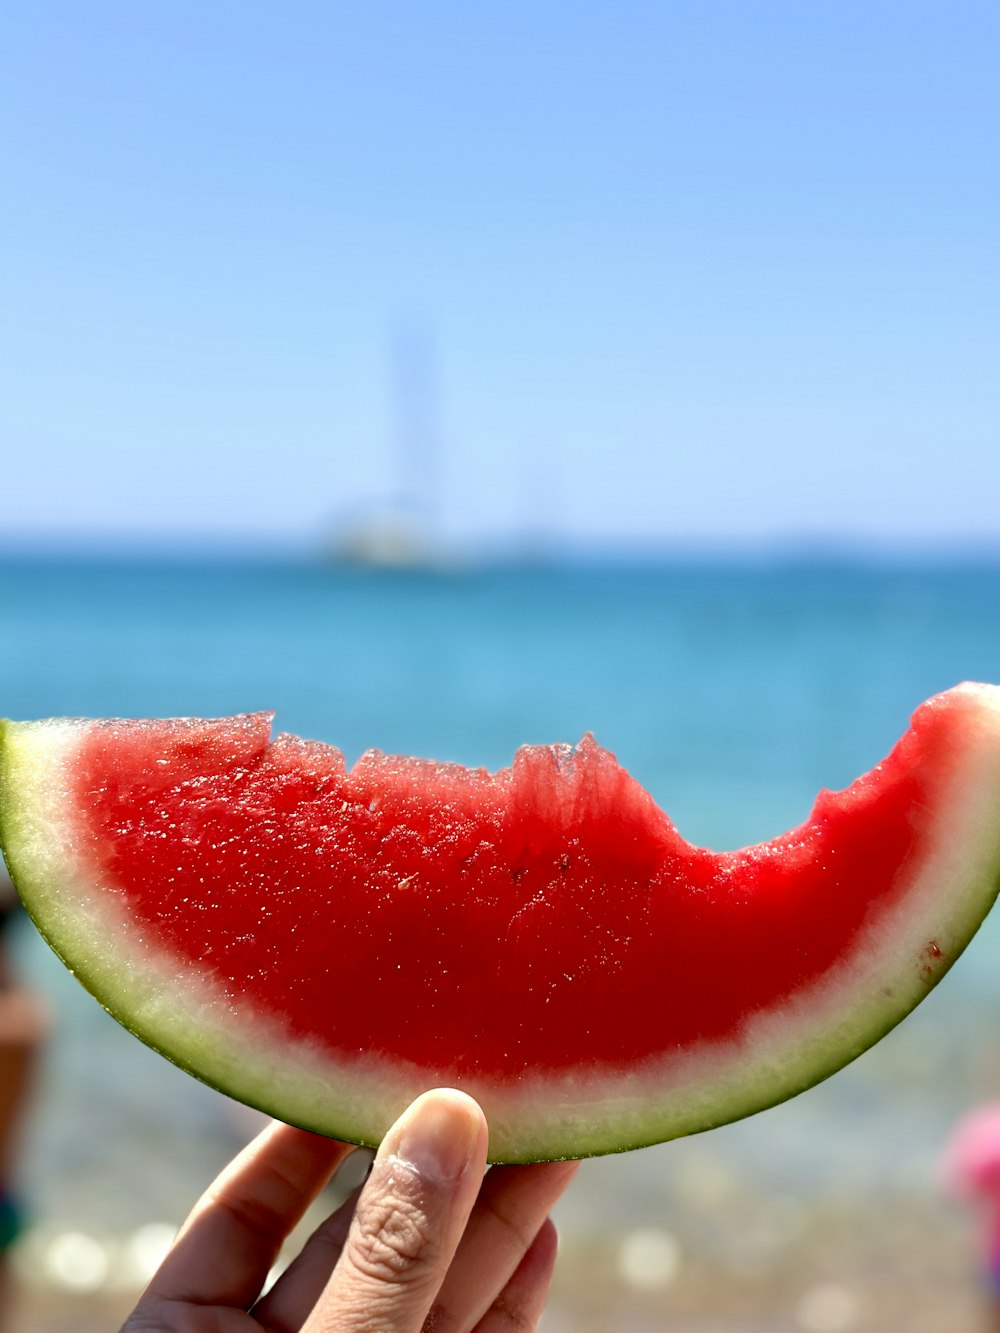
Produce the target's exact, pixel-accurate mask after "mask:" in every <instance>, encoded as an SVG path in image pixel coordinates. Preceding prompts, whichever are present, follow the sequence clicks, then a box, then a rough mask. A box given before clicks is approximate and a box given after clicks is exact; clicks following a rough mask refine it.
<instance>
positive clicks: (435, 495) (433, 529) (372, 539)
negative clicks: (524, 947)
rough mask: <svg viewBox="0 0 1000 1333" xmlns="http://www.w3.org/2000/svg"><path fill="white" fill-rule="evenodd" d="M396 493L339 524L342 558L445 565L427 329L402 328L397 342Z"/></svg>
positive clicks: (335, 551) (336, 543) (392, 350)
mask: <svg viewBox="0 0 1000 1333" xmlns="http://www.w3.org/2000/svg"><path fill="white" fill-rule="evenodd" d="M389 392H390V401H389V408H390V411H389V423H390V434H391V447H390V455H389V456H390V466H391V483H390V490H389V494H388V496H387V497H386V499H385V501H384V502H383V503H382V504H381V505H376V506H374V507H372V508H370V509H369V510H368V511H367V512H365V513H363V514H361V515H360V516H358V517H354V518H352V519H350V520H348V521H346V522H344V523H343V524H342V525H340V526H339V527H338V530H337V532H336V533H335V534H334V539H333V541H332V542H331V544H330V548H329V555H330V558H331V559H333V560H334V561H335V562H337V563H341V564H353V565H359V566H369V567H372V568H383V569H414V568H433V567H436V566H439V565H442V564H444V563H445V559H444V553H443V551H442V543H441V535H440V525H441V514H440V487H441V476H440V431H439V426H438V416H439V414H438V404H437V395H436V389H435V371H434V354H433V346H432V342H431V338H430V335H429V333H428V331H427V329H426V328H425V327H423V326H421V325H418V324H408V325H400V326H399V327H397V329H396V330H395V331H394V333H393V335H392V338H391V341H390V347H389Z"/></svg>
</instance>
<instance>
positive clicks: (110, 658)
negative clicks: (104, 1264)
mask: <svg viewBox="0 0 1000 1333" xmlns="http://www.w3.org/2000/svg"><path fill="white" fill-rule="evenodd" d="M0 587H2V599H3V609H4V628H3V635H2V639H0V711H2V712H4V713H6V714H8V715H9V716H12V717H16V718H28V717H38V716H49V715H54V714H82V715H108V714H114V715H126V716H128V715H134V716H144V715H171V714H202V715H210V714H222V713H229V712H236V711H244V710H257V709H274V710H276V712H277V725H278V726H279V727H280V728H283V729H286V730H289V731H293V732H298V733H300V734H304V735H308V736H313V737H317V738H321V739H324V740H328V741H333V742H335V743H336V744H338V745H340V746H341V748H343V749H344V751H345V752H346V753H347V755H348V757H349V758H354V757H356V756H357V755H358V754H359V753H360V752H361V751H362V750H363V749H365V748H366V747H368V746H378V747H380V748H382V749H385V750H396V751H402V752H407V753H417V754H423V755H431V756H434V757H436V758H440V759H455V760H461V761H464V762H468V763H476V764H480V763H481V764H486V765H489V766H499V765H502V764H505V763H507V762H509V760H510V758H511V756H512V754H513V751H514V749H515V748H516V746H517V745H518V744H519V743H521V742H523V741H555V740H576V739H578V738H579V737H580V735H581V734H582V733H583V732H585V731H588V730H589V731H593V732H594V733H595V734H596V736H597V738H598V740H600V741H601V742H602V743H603V744H604V745H606V746H607V747H609V748H610V749H612V750H614V751H615V752H616V753H617V754H618V756H619V758H620V759H621V761H622V762H623V763H624V764H625V765H626V766H627V767H628V768H629V769H630V770H631V771H632V772H633V773H634V774H635V775H636V776H637V777H638V778H639V779H640V780H641V781H642V782H643V783H644V784H645V785H646V786H647V787H648V788H649V789H650V790H651V791H652V792H653V794H654V795H655V796H656V798H657V799H658V800H659V801H660V803H661V804H662V805H663V806H664V807H665V808H666V809H667V810H668V811H669V812H670V814H671V815H672V816H673V818H674V819H675V821H676V822H677V823H678V825H679V827H680V828H681V830H682V831H683V832H684V833H685V834H686V835H687V836H688V837H690V838H692V839H694V840H695V841H699V842H703V843H706V844H710V845H714V846H719V847H722V846H734V845H739V844H742V843H744V842H748V841H754V840H758V839H761V838H764V837H768V836H771V835H772V834H774V833H777V832H779V831H781V830H782V829H784V828H786V827H788V826H789V825H791V824H793V823H796V822H798V821H799V820H801V819H802V818H803V817H804V816H805V814H806V813H807V811H808V809H809V806H810V804H811V802H812V799H813V797H814V795H815V793H816V791H817V790H818V789H819V788H820V787H822V786H833V787H837V786H842V785H844V784H846V783H847V782H849V781H850V780H851V779H852V778H853V777H855V776H856V775H857V774H858V773H859V772H861V771H862V770H863V769H865V768H868V767H870V766H871V765H872V764H873V763H875V762H876V761H877V760H878V759H879V758H880V757H881V756H882V755H883V754H884V753H885V752H886V751H887V750H888V748H889V747H890V746H891V745H892V743H893V742H894V741H895V739H896V738H897V737H898V735H899V734H900V732H901V731H902V730H903V728H904V727H905V724H906V719H907V716H908V714H909V713H910V711H911V710H912V709H913V708H914V707H915V706H916V705H917V704H918V703H919V702H920V701H921V700H922V699H924V698H926V697H927V696H928V695H930V694H933V693H935V692H936V691H938V690H941V689H944V688H947V687H948V686H949V685H952V684H954V683H955V682H956V681H958V680H961V679H964V678H977V679H986V680H994V681H997V680H1000V566H998V567H988V566H971V565H970V566H967V567H958V566H953V567H947V568H945V567H937V568H935V567H926V568H919V567H915V566H913V567H908V568H891V567H886V566H874V565H864V564H861V563H858V564H854V565H846V564H845V565H840V566H832V565H823V564H813V565H808V564H798V565H795V564H783V565H779V564H774V565H757V566H753V567H749V566H746V567H737V566H734V565H733V566H727V565H723V564H717V565H707V564H706V565H702V566H695V565H680V564H675V565H672V566H664V567H656V568H653V567H643V568H585V567H575V568H562V569H540V570H531V569H527V568H509V569H484V570H469V571H464V572H461V573H456V574H451V575H447V576H446V575H433V574H426V573H408V574H402V573H401V574H385V573H373V572H366V571H344V570H340V569H328V568H323V567H319V566H308V565H304V564H302V565H296V564H292V563H285V564H282V563H278V562H271V563H268V562H263V561H262V562H258V563H253V562H244V563H236V562H233V563H229V564H226V563H222V562H216V563H207V562H203V563H197V562H187V563H184V562H180V561H175V562H168V561H159V562H157V561H152V560H150V561H145V562H142V561H137V562H132V563H129V564H124V563H115V562H110V561H108V562H102V561H98V560H78V561H69V560H56V559H51V560H35V561H12V560H8V561H7V562H6V563H3V564H0ZM344 947H345V948H349V947H350V941H345V942H344ZM998 950H1000V943H998V932H997V931H996V930H994V929H993V928H992V927H988V928H987V930H986V932H985V933H984V935H983V936H982V937H981V938H980V939H979V940H977V941H976V943H975V944H974V945H973V947H972V948H971V949H970V951H969V953H968V954H967V956H966V958H965V959H963V960H962V963H961V964H960V965H959V967H958V968H956V970H955V973H953V975H952V977H950V978H949V979H948V981H947V982H946V983H945V985H944V986H943V987H942V988H941V990H940V991H939V992H938V993H937V994H936V995H935V996H934V997H932V999H931V1000H930V1001H929V1002H928V1004H927V1005H925V1006H924V1008H923V1009H922V1010H921V1011H920V1012H919V1013H918V1014H917V1015H915V1016H914V1017H913V1018H912V1019H911V1020H908V1022H907V1024H905V1025H904V1026H903V1028H902V1029H900V1031H899V1033H898V1034H895V1035H894V1036H893V1038H891V1039H890V1040H889V1041H888V1042H886V1043H884V1044H883V1046H882V1047H880V1048H879V1050H878V1051H877V1052H875V1053H873V1054H872V1055H870V1056H868V1057H865V1059H864V1060H862V1061H861V1062H859V1064H858V1065H857V1066H855V1067H854V1068H853V1069H852V1070H851V1071H848V1072H847V1073H845V1074H843V1075H840V1076H838V1078H837V1079H835V1080H833V1081H832V1082H831V1083H829V1084H827V1085H825V1087H823V1088H821V1089H817V1090H815V1091H814V1092H812V1093H810V1094H807V1096H806V1097H803V1098H800V1099H798V1101H797V1102H796V1103H794V1104H792V1105H791V1106H790V1107H786V1108H781V1109H779V1110H777V1111H774V1112H769V1113H767V1114H766V1115H764V1116H761V1117H757V1118H755V1119H754V1120H753V1121H750V1122H746V1124H744V1125H741V1126H735V1127H733V1128H732V1129H729V1130H725V1131H721V1132H719V1133H717V1134H714V1135H712V1136H708V1137H707V1138H705V1139H704V1140H702V1141H700V1142H697V1143H695V1144H694V1146H687V1145H674V1146H673V1147H672V1148H664V1149H656V1150H652V1152H651V1153H649V1154H640V1155H633V1158H632V1159H626V1161H627V1162H628V1164H626V1161H623V1162H621V1163H616V1164H614V1165H609V1164H599V1165H598V1164H595V1172H596V1174H595V1175H593V1177H592V1179H594V1180H600V1181H604V1182H605V1183H604V1184H603V1185H602V1187H601V1188H602V1189H604V1190H605V1196H602V1197H603V1198H604V1202H603V1204H602V1207H603V1210H604V1213H605V1214H606V1215H607V1216H609V1217H611V1218H612V1220H613V1215H614V1207H615V1206H614V1205H613V1204H612V1205H609V1204H608V1202H607V1197H615V1196H614V1191H616V1190H617V1191H618V1197H620V1198H621V1199H622V1200H629V1201H630V1206H631V1204H636V1201H637V1200H640V1201H641V1200H642V1199H645V1198H647V1196H648V1194H649V1190H650V1185H649V1173H650V1170H651V1167H650V1163H655V1162H656V1161H658V1160H659V1158H658V1157H657V1156H656V1155H657V1154H665V1153H671V1152H672V1153H673V1154H674V1157H673V1158H672V1159H671V1161H672V1162H674V1163H676V1162H677V1161H682V1160H686V1159H684V1158H682V1157H680V1156H678V1154H683V1153H688V1154H690V1155H691V1160H692V1161H694V1162H696V1163H697V1162H698V1161H703V1160H706V1157H705V1155H706V1153H707V1152H711V1155H712V1157H713V1161H714V1163H715V1165H714V1166H713V1169H717V1168H718V1163H719V1162H724V1163H728V1166H727V1170H730V1171H731V1172H732V1173H733V1175H734V1176H735V1177H736V1178H739V1179H742V1180H744V1181H750V1180H751V1179H752V1180H754V1181H756V1182H757V1183H758V1186H759V1187H761V1188H763V1187H764V1185H766V1183H767V1182H768V1181H771V1182H772V1183H774V1182H777V1184H775V1188H777V1187H778V1185H780V1187H781V1188H782V1189H785V1190H788V1189H805V1188H806V1185H805V1184H803V1182H807V1181H808V1182H811V1184H810V1185H809V1188H813V1189H817V1190H818V1189H823V1188H834V1187H835V1188H840V1189H842V1188H846V1186H845V1183H844V1182H845V1180H846V1181H848V1182H850V1181H852V1180H853V1182H854V1184H853V1185H852V1186H851V1187H852V1188H856V1189H857V1190H861V1191H863V1190H864V1189H867V1188H880V1189H885V1188H888V1187H893V1186H894V1185H900V1183H901V1182H906V1181H912V1180H914V1179H918V1180H922V1181H924V1182H925V1183H926V1182H928V1181H929V1180H930V1174H931V1170H932V1165H933V1157H934V1154H935V1152H936V1150H937V1146H938V1145H939V1141H940V1137H941V1136H942V1135H943V1134H944V1132H945V1131H946V1128H947V1124H948V1122H949V1119H950V1117H951V1116H952V1115H953V1114H954V1113H955V1112H956V1110H958V1109H959V1108H960V1106H961V1105H962V1104H963V1102H964V1101H966V1100H968V1099H969V1098H971V1097H974V1096H979V1095H983V1094H985V1093H989V1092H990V1091H1000V1047H998V1046H997V1044H996V1043H995V1042H994V1040H993V1033H992V1028H993V1027H995V1026H997V1025H996V1021H995V1020H996V1015H997V1012H998V1005H1000V980H998V972H1000V969H998V968H997V966H996V963H997V955H998ZM21 952H22V955H23V959H24V965H25V966H26V967H27V968H28V970H29V971H30V972H31V974H32V975H33V976H34V977H35V978H36V979H37V981H38V984H39V985H41V986H43V987H44V988H45V989H46V990H47V991H48V993H49V994H50V995H51V996H52V997H53V1002H54V1003H55V1005H56V1007H57V1010H58V1016H59V1025H58V1030H57V1037H56V1038H55V1040H54V1043H53V1047H52V1051H51V1056H50V1062H49V1071H48V1076H47V1085H46V1092H45V1096H44V1099H43V1102H42V1103H41V1105H40V1110H39V1113H38V1116H37V1118H36V1124H35V1129H34V1134H33V1139H32V1145H31V1153H30V1158H29V1162H28V1168H27V1170H28V1175H29V1183H30V1186H31V1189H32V1191H33V1193H34V1194H35V1197H36V1201H37V1207H38V1209H39V1211H40V1213H41V1214H42V1216H55V1215H59V1216H60V1217H64V1218H68V1219H71V1220H72V1219H76V1220H77V1221H79V1222H80V1223H81V1224H83V1223H84V1222H86V1221H87V1219H88V1218H89V1219H91V1220H92V1221H93V1224H94V1225H98V1224H99V1225H104V1226H113V1225H117V1224H119V1223H121V1222H122V1221H123V1219H124V1221H127V1222H128V1224H129V1225H138V1224H140V1223H142V1222H144V1221H148V1220H151V1219H156V1218H160V1217H165V1218H168V1219H169V1218H173V1217H175V1216H176V1215H177V1213H178V1211H179V1209H180V1208H181V1207H182V1206H183V1204H186V1203H187V1202H188V1201H189V1199H190V1197H191V1195H192V1194H193V1193H196V1192H197V1189H198V1188H199V1187H200V1185H201V1184H202V1183H203V1174H204V1173H205V1172H207V1170H208V1169H209V1167H210V1166H214V1165H215V1164H216V1163H217V1162H218V1161H220V1160H221V1159H222V1157H223V1156H224V1155H225V1152H226V1151H228V1148H229V1146H230V1145H231V1143H232V1142H234V1141H235V1140H236V1139H238V1138H240V1137H245V1134H246V1132H247V1129H248V1125H249V1122H248V1121H247V1120H244V1119H242V1118H241V1116H240V1114H239V1113H238V1112H234V1111H233V1110H232V1109H231V1107H230V1106H229V1104H228V1103H225V1102H224V1100H223V1099H221V1098H218V1097H217V1096H216V1094H214V1093H210V1092H208V1091H207V1090H206V1089H202V1088H200V1087H199V1086H198V1085H196V1084H194V1083H193V1082H192V1081H191V1080H190V1079H188V1078H186V1077H185V1076H183V1075H181V1074H180V1073H178V1072H177V1071H176V1070H174V1069H172V1068H171V1067H170V1066H168V1065H166V1064H165V1063H164V1062H163V1061H161V1060H160V1059H159V1058H158V1057H156V1056H153V1055H152V1054H151V1053H150V1052H148V1051H146V1050H145V1049H144V1048H142V1047H140V1046H139V1045H138V1043H136V1042H134V1041H133V1040H132V1039H130V1038H129V1037H127V1036H126V1035H125V1034H124V1033H122V1032H121V1031H120V1030H119V1029H118V1028H117V1027H116V1026H115V1025H114V1024H113V1023H112V1022H111V1021H110V1020H109V1019H107V1017H106V1016H105V1015H103V1014H102V1013H101V1011H100V1010H99V1009H98V1008H97V1007H96V1006H95V1005H94V1004H93V1002H92V1001H90V1000H89V999H88V998H87V997H86V996H84V995H83V994H82V992H79V991H78V989H77V988H76V987H75V985H74V983H73V982H72V981H71V979H69V978H68V977H66V976H65V975H64V974H63V973H62V970H61V969H60V968H59V967H58V965H56V964H55V963H54V962H53V961H52V960H51V959H50V958H49V957H48V955H47V953H46V952H45V951H44V949H43V948H42V947H41V946H40V945H39V944H38V943H37V942H36V941H35V940H34V938H33V937H32V936H31V935H30V934H29V933H28V932H27V931H26V932H24V933H23V936H22V939H21ZM873 1144H874V1147H873V1146H872V1145H873ZM706 1145H708V1146H707V1147H706ZM151 1157H152V1158H153V1159H154V1161H155V1162H157V1163H161V1162H164V1161H169V1162H170V1164H171V1165H170V1169H169V1170H165V1169H163V1168H162V1167H161V1166H157V1168H156V1169H152V1170H151V1169H150V1167H149V1161H150V1158H151ZM640 1161H641V1162H643V1163H644V1166H643V1167H642V1168H640V1167H638V1166H637V1165H636V1163H638V1162H640ZM602 1171H606V1172H610V1173H611V1174H609V1175H607V1176H602V1175H601V1174H600V1173H601V1172H602ZM654 1175H655V1170H654ZM137 1178H139V1179H141V1180H142V1181H143V1186H142V1188H141V1190H137V1189H136V1188H135V1181H136V1179H137ZM761 1182H763V1184H762V1183H761ZM594 1188H595V1189H596V1186H595V1187H594ZM608 1190H610V1191H611V1196H608V1195H607V1191H608ZM657 1198H658V1199H659V1196H657ZM622 1206H623V1208H624V1204H623V1205H622ZM637 1206H638V1205H637ZM643 1206H644V1205H643ZM652 1206H653V1205H652V1204H650V1207H652ZM656 1206H657V1207H660V1206H662V1200H660V1201H659V1202H658V1203H657V1204H656Z"/></svg>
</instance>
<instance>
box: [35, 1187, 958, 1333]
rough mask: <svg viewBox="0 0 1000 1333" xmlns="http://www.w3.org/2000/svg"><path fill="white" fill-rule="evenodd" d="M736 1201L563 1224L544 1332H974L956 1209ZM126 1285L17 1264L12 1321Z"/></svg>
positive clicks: (86, 1317) (95, 1305)
mask: <svg viewBox="0 0 1000 1333" xmlns="http://www.w3.org/2000/svg"><path fill="white" fill-rule="evenodd" d="M779 1212H780V1210H779V1211H776V1210H775V1209H774V1207H773V1206H772V1207H771V1208H770V1210H768V1209H767V1208H764V1209H762V1210H761V1209H758V1210H757V1211H756V1215H755V1214H754V1210H753V1208H752V1207H751V1205H750V1202H749V1201H747V1202H746V1205H745V1206H744V1207H742V1208H740V1209H739V1210H738V1213H739V1217H738V1218H737V1217H730V1218H729V1224H726V1222H725V1220H724V1219H722V1218H717V1219H716V1221H717V1222H718V1224H719V1225H718V1227H717V1228H716V1229H715V1230H714V1231H713V1230H712V1228H711V1227H705V1225H704V1224H705V1222H706V1220H707V1219H706V1218H705V1217H702V1218H700V1219H698V1222H699V1224H700V1225H699V1226H698V1227H692V1228H691V1229H690V1231H689V1232H688V1233H687V1234H684V1233H682V1232H673V1231H670V1232H668V1231H666V1230H657V1229H652V1228H643V1229H641V1230H637V1231H636V1232H632V1233H626V1234H625V1235H624V1236H618V1237H604V1238H602V1237H601V1236H599V1235H598V1234H597V1233H596V1231H595V1233H594V1234H592V1235H591V1236H589V1237H584V1236H583V1235H581V1234H580V1232H579V1230H578V1229H577V1228H576V1227H574V1226H572V1225H571V1226H570V1227H569V1233H570V1234H569V1235H568V1237H567V1238H566V1240H565V1241H564V1244H563V1247H562V1252H561V1255H560V1263H559V1269H558V1272H557V1276H556V1281H555V1283H554V1286H553V1291H552V1297H551V1301H550V1304H549V1308H548V1310H547V1312H546V1315H545V1318H544V1320H543V1323H542V1326H541V1327H542V1329H543V1330H544V1333H941V1330H944V1329H947V1330H949V1333H966V1330H967V1331H968V1333H976V1330H978V1329H981V1328H983V1327H984V1324H983V1322H982V1314H981V1310H980V1305H979V1293H978V1291H977V1287H976V1281H975V1275H974V1274H973V1272H972V1269H971V1263H970V1258H969V1255H970V1243H969V1241H970V1238H969V1235H968V1227H967V1223H966V1219H965V1218H963V1217H962V1216H960V1215H958V1214H957V1213H955V1212H954V1211H952V1210H951V1209H950V1208H948V1207H947V1205H944V1204H941V1203H938V1202H935V1201H931V1200H928V1199H926V1198H919V1197H917V1198H912V1199H909V1200H896V1201H895V1202H894V1203H893V1204H892V1205H891V1206H885V1207H883V1208H877V1209H872V1208H867V1209H865V1210H863V1211H859V1210H852V1209H829V1210H825V1211H822V1212H820V1211H817V1212H814V1213H812V1214H811V1215H809V1216H807V1217H805V1218H802V1217H797V1218H794V1219H792V1218H791V1215H790V1214H789V1215H788V1216H786V1218H785V1224H784V1229H782V1226H781V1225H780V1223H779ZM135 1294H136V1293H135V1292H134V1291H127V1290H122V1291H119V1292H115V1293H109V1292H107V1291H104V1292H102V1293H100V1294H94V1293H87V1292H75V1293H74V1292H70V1291H66V1290H62V1291H59V1290H57V1289H55V1288H53V1287H52V1286H51V1285H50V1284H44V1283H41V1282H39V1281H38V1280H37V1277H35V1278H33V1277H32V1275H31V1274H30V1272H28V1271H25V1269H24V1268H23V1267H22V1271H21V1281H20V1290H19V1293H18V1303H17V1311H16V1316H15V1320H14V1323H13V1325H12V1329H11V1333H114V1330H116V1329H118V1328H119V1327H120V1324H121V1322H122V1321H123V1320H124V1318H125V1317H126V1315H127V1314H128V1312H129V1310H130V1309H131V1306H132V1303H133V1300H134V1298H135Z"/></svg>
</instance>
